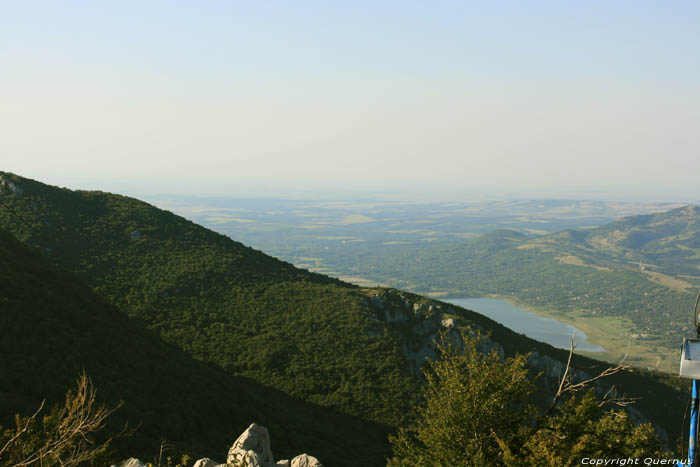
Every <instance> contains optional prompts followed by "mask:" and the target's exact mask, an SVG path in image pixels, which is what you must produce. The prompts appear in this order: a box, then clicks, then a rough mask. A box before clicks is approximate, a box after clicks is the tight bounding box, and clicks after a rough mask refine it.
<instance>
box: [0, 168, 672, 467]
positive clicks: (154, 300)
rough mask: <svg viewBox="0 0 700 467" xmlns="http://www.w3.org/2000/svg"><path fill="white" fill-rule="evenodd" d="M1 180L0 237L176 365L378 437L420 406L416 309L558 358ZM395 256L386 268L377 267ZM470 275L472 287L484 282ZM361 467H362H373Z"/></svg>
mask: <svg viewBox="0 0 700 467" xmlns="http://www.w3.org/2000/svg"><path fill="white" fill-rule="evenodd" d="M0 178H2V182H3V191H2V193H0V201H2V205H3V208H2V209H0V226H4V227H5V228H7V229H8V230H11V231H12V233H13V235H15V236H16V237H17V238H19V239H21V240H22V241H23V242H25V243H26V244H28V245H32V246H34V247H35V248H38V249H40V251H42V252H44V254H45V255H46V256H47V258H49V259H50V260H51V261H53V262H55V263H57V264H59V265H60V266H62V267H65V268H67V269H70V270H72V271H74V272H76V273H77V274H78V275H79V276H80V277H81V278H82V279H83V280H84V281H85V282H87V283H88V285H89V286H90V287H91V288H93V289H94V290H95V291H96V292H98V294H99V295H100V296H101V297H103V298H104V299H106V300H108V301H109V302H111V303H112V304H115V305H117V306H119V308H120V309H121V310H122V311H124V312H126V313H128V314H129V315H130V316H132V317H133V318H134V319H136V320H138V321H139V322H140V323H143V324H144V325H145V326H146V327H147V328H149V329H150V330H152V331H155V333H156V334H157V335H158V336H160V337H161V338H163V339H164V340H165V341H167V342H169V343H171V344H172V345H175V346H177V347H178V348H179V349H182V350H184V351H185V353H186V354H188V355H192V356H194V357H195V358H197V359H199V360H203V361H206V362H208V363H210V364H212V365H215V366H216V367H218V368H221V369H222V370H224V371H225V372H226V373H227V374H229V375H236V376H239V377H246V378H250V379H252V380H255V381H256V382H258V383H261V384H264V385H266V386H273V387H275V388H276V389H278V390H280V391H281V392H282V393H285V394H286V395H289V396H293V397H298V398H299V399H302V400H304V401H306V402H308V403H313V404H318V405H320V406H323V407H327V408H330V409H332V410H333V412H332V413H339V414H346V415H347V416H350V419H351V420H354V419H353V418H352V417H358V418H361V419H363V420H369V421H373V422H377V423H381V424H385V425H389V426H391V427H396V426H397V425H398V424H399V423H402V422H404V421H406V420H410V417H411V413H412V411H411V407H412V406H413V405H414V404H415V402H416V401H417V400H418V394H419V390H418V388H419V385H420V380H419V379H418V378H416V377H415V374H416V370H417V368H416V366H417V365H420V363H421V362H422V359H423V358H424V357H425V356H426V355H427V353H426V350H428V349H427V347H426V345H428V344H429V343H430V341H431V340H432V338H434V337H435V335H436V334H435V333H436V332H438V331H439V329H440V328H441V326H442V325H441V319H442V316H441V313H438V312H436V311H432V312H430V313H428V312H426V311H425V309H431V307H433V308H434V309H442V310H447V309H448V308H449V310H450V312H449V314H448V315H449V316H453V317H454V318H455V319H457V322H458V323H461V325H464V326H471V325H474V326H477V327H479V328H481V329H482V330H484V331H487V332H489V331H490V332H492V333H493V338H494V340H495V341H496V342H497V343H499V344H500V345H501V346H502V348H503V350H504V351H505V354H506V355H512V354H513V353H515V352H528V351H532V350H537V352H538V354H539V355H540V356H544V357H546V358H544V357H543V360H542V361H543V362H544V365H545V367H543V368H542V369H546V368H547V365H549V363H552V364H555V363H556V362H555V361H554V360H552V359H557V360H564V359H565V358H566V354H565V352H562V351H560V350H556V349H553V348H552V347H551V346H548V345H546V344H542V343H538V342H535V341H533V340H531V339H528V338H526V337H524V336H520V335H518V334H516V333H513V332H512V331H510V330H508V329H506V328H504V327H502V326H499V325H498V324H496V323H495V322H493V321H491V320H489V319H487V318H484V317H483V316H480V315H478V314H476V313H473V312H468V311H466V310H462V309H459V308H457V307H452V306H448V305H446V304H439V303H438V302H433V301H429V300H427V299H425V298H422V297H418V296H414V295H411V294H403V295H402V293H399V292H397V291H393V290H385V289H376V290H374V289H362V288H359V287H355V286H351V285H349V284H345V283H342V282H340V281H338V280H335V279H331V278H328V277H325V276H321V275H318V274H312V273H309V272H308V271H304V270H299V269H296V268H294V267H293V266H291V265H289V264H287V263H283V262H280V261H278V260H275V259H273V258H270V257H268V256H266V255H264V254H262V253H260V252H257V251H255V250H252V249H250V248H247V247H245V246H243V245H241V244H240V243H238V242H235V241H232V240H230V239H228V238H226V237H224V236H222V235H218V234H216V233H214V232H211V231H208V230H207V229H204V228H202V227H199V226H197V225H194V224H192V223H191V222H188V221H187V220H185V219H183V218H181V217H178V216H175V215H173V214H171V213H168V212H166V211H162V210H159V209H156V208H154V207H153V206H150V205H148V204H146V203H143V202H141V201H138V200H135V199H131V198H127V197H123V196H118V195H111V194H107V193H99V192H80V191H70V190H65V189H59V188H55V187H50V186H47V185H44V184H41V183H39V182H35V181H32V180H28V179H24V178H21V177H18V176H15V175H11V174H1V175H0ZM524 241H526V240H525V239H524V238H522V236H520V235H519V234H513V233H510V232H508V231H505V232H500V233H498V234H495V235H494V236H493V237H492V238H485V239H481V241H479V242H476V243H474V245H475V246H474V248H475V251H480V252H487V253H488V255H487V256H492V257H498V256H499V255H501V254H503V253H504V252H508V251H511V250H516V251H521V250H518V249H517V246H519V245H521V244H522V242H524ZM387 251H389V250H387ZM524 251H527V250H524ZM414 253H420V252H414ZM421 254H422V253H421ZM397 258H399V257H398V256H397V257H396V258H386V259H387V264H389V263H390V261H395V260H396V259H397ZM419 259H424V261H425V262H424V263H423V265H422V266H423V268H424V269H423V270H424V271H426V272H427V276H426V277H428V278H430V277H436V276H439V275H441V274H444V273H445V272H446V271H447V269H446V268H444V266H441V265H440V260H441V258H439V257H431V256H428V255H423V256H422V257H420V258H419ZM426 267H427V269H425V268H426ZM471 268H472V273H473V275H474V277H477V276H478V275H479V274H481V273H482V272H483V271H481V270H480V268H479V267H477V266H471ZM407 271H411V269H410V268H407ZM487 272H488V271H487ZM438 305H440V307H442V308H438ZM421 310H423V311H421ZM424 313H427V314H424ZM431 313H432V314H431ZM428 353H429V352H428ZM548 362H549V363H548ZM575 363H576V364H577V365H578V366H579V367H580V368H586V369H587V370H586V371H590V372H594V371H595V369H597V368H601V367H602V366H604V365H605V364H603V363H601V362H596V361H594V360H590V359H585V358H576V359H575ZM555 366H556V365H555ZM550 369H551V368H550ZM616 381H617V380H616ZM618 383H619V384H620V386H621V388H622V389H623V391H625V392H627V393H629V394H630V395H642V396H643V397H645V400H644V401H643V403H642V404H640V410H642V412H643V413H644V414H646V415H647V416H648V417H650V418H651V419H653V420H654V421H656V422H658V423H660V424H662V426H663V427H664V428H665V429H666V430H667V431H669V433H671V434H673V433H675V430H676V429H677V428H676V427H677V423H676V418H677V416H676V414H675V412H672V411H671V412H669V410H667V409H665V408H664V409H662V408H661V407H660V405H659V404H657V403H656V401H655V397H657V396H658V397H661V396H663V398H664V400H665V401H668V404H670V406H671V407H674V410H675V409H677V411H678V412H679V413H682V409H683V396H682V395H681V394H679V393H678V392H677V391H675V390H674V389H673V388H670V387H669V386H667V385H665V384H663V383H662V382H660V381H659V378H657V377H655V376H653V375H648V374H639V375H629V376H627V377H625V378H622V379H620V380H619V381H618ZM285 397H288V396H285ZM262 423H263V424H265V423H264V422H262ZM348 426H356V425H353V424H350V425H348ZM370 426H375V427H376V425H370ZM343 429H344V427H343ZM273 433H274V431H273ZM368 433H370V432H367V433H365V432H362V433H360V432H358V433H357V436H353V435H350V436H349V438H350V439H348V440H347V441H346V442H359V441H360V440H366V439H367V437H368V436H370V437H372V438H373V439H374V440H375V441H377V440H379V441H380V442H381V443H385V439H384V438H383V437H382V436H376V435H374V434H371V433H370V434H368ZM375 433H376V431H375ZM344 443H345V442H344ZM383 445H384V446H385V444H383ZM372 446H376V445H375V444H372ZM341 447H344V444H343V443H340V444H339V445H338V449H340V448H341ZM309 451H311V449H310V450H309ZM379 451H380V449H376V450H374V453H375V454H376V453H377V452H379ZM312 452H314V453H316V452H318V451H312ZM368 456H369V454H368ZM372 459H373V461H372V462H373V463H370V464H366V465H375V464H376V463H378V462H379V463H381V462H382V461H383V457H381V456H376V455H375V457H372ZM380 459H381V460H380Z"/></svg>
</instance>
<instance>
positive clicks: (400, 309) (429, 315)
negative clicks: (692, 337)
mask: <svg viewBox="0 0 700 467" xmlns="http://www.w3.org/2000/svg"><path fill="white" fill-rule="evenodd" d="M368 302H369V303H368V310H369V312H370V313H372V312H373V313H374V321H375V323H377V324H378V325H388V326H391V327H395V328H397V329H399V330H400V332H401V334H402V335H403V336H404V337H405V339H406V343H405V345H404V352H405V354H406V358H407V360H408V362H409V366H410V370H411V372H412V373H413V374H414V375H416V376H418V377H420V378H423V374H422V372H421V367H422V366H423V365H424V364H425V363H426V362H427V361H428V360H434V359H435V358H437V356H438V352H437V341H438V340H439V339H440V335H441V334H442V335H443V336H444V338H445V340H446V341H447V342H448V343H449V344H450V345H452V346H453V347H455V348H456V349H458V350H459V349H463V348H464V340H463V336H465V335H466V336H467V337H473V336H475V335H476V334H477V333H481V335H482V340H481V341H480V342H479V344H478V348H479V350H480V351H481V352H482V353H484V354H488V353H491V352H495V353H496V354H497V355H498V356H499V358H500V359H501V360H503V359H504V357H505V352H504V349H503V346H502V345H501V344H500V343H499V342H497V341H495V340H493V339H491V338H490V337H486V338H483V336H485V335H487V330H486V329H483V328H481V327H479V326H477V325H475V324H473V323H469V322H467V321H466V320H464V319H462V318H461V317H460V316H459V313H458V312H457V311H456V310H455V308H454V307H453V306H452V305H450V304H447V303H442V302H438V301H437V300H431V299H429V298H426V297H422V296H419V295H414V294H411V293H407V292H401V291H399V290H395V289H374V290H373V291H371V293H370V294H369V299H368ZM379 332H380V331H379V330H377V329H370V330H368V331H367V334H368V335H370V336H371V335H377V334H379ZM527 366H528V368H529V370H530V371H531V373H532V375H533V376H534V375H538V378H537V384H538V387H539V388H540V393H539V396H538V399H539V400H540V401H542V402H543V403H545V404H549V402H551V400H552V397H553V395H554V394H555V392H556V390H557V387H558V386H559V382H560V380H561V378H562V376H563V375H564V370H565V369H566V362H565V361H561V360H558V359H555V358H552V357H551V356H549V355H546V354H542V353H539V352H537V351H531V352H530V353H529V358H528V360H527ZM591 377H592V375H591V374H589V373H587V372H585V371H583V370H579V369H573V373H572V378H573V381H574V382H580V381H584V380H587V379H590V378H591ZM593 387H594V388H595V390H596V392H598V393H599V395H601V396H602V395H603V394H604V393H605V392H606V391H607V390H608V389H610V388H609V385H606V384H602V383H601V382H596V383H595V384H594V386H593ZM616 394H617V392H616V391H615V389H614V388H613V395H616ZM627 411H628V412H629V414H630V416H631V417H632V419H633V420H636V421H638V422H640V423H642V422H649V421H650V419H649V418H648V417H646V416H645V415H644V414H643V413H642V412H640V411H639V410H637V409H636V408H634V407H627ZM654 426H655V428H656V430H657V432H658V433H659V436H660V438H661V439H664V440H665V439H668V435H667V434H666V432H665V430H664V429H663V428H661V427H660V426H658V425H657V424H654Z"/></svg>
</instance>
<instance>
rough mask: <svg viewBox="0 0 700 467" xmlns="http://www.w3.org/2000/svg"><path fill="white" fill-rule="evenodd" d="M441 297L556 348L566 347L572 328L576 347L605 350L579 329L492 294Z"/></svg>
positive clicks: (586, 349) (591, 350)
mask: <svg viewBox="0 0 700 467" xmlns="http://www.w3.org/2000/svg"><path fill="white" fill-rule="evenodd" d="M442 301H444V302H447V303H452V304H453V305H458V306H461V307H462V308H466V309H468V310H472V311H476V312H477V313H479V314H482V315H484V316H488V317H489V318H491V319H492V320H494V321H497V322H499V323H501V324H502V325H504V326H505V327H507V328H510V329H512V330H513V331H515V332H518V333H521V334H525V335H526V336H527V337H530V338H532V339H535V340H538V341H541V342H546V343H547V344H550V345H553V346H554V347H559V348H560V349H567V350H568V349H569V343H570V338H571V335H572V334H573V333H574V332H576V337H575V342H576V349H577V350H585V351H588V352H603V351H604V350H605V349H603V348H602V347H598V346H597V345H591V344H589V343H588V342H586V334H585V333H584V332H583V331H581V330H580V329H578V328H576V327H574V326H572V325H570V324H568V323H562V322H561V321H557V320H555V319H552V318H545V317H543V316H538V315H536V314H535V313H532V312H530V311H526V310H523V309H522V308H520V307H517V306H515V305H512V304H511V303H509V302H507V301H505V300H498V299H495V298H449V299H443V300H442Z"/></svg>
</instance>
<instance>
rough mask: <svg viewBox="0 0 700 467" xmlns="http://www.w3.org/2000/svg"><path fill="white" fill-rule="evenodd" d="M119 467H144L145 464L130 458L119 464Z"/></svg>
mask: <svg viewBox="0 0 700 467" xmlns="http://www.w3.org/2000/svg"><path fill="white" fill-rule="evenodd" d="M119 467H146V464H144V463H143V462H141V461H140V460H138V459H136V458H135V457H130V458H128V459H127V460H125V461H124V462H122V463H121V464H119Z"/></svg>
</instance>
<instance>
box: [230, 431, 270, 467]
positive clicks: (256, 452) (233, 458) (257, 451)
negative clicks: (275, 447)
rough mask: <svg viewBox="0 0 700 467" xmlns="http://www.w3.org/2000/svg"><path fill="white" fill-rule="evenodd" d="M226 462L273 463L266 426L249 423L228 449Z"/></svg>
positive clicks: (257, 466)
mask: <svg viewBox="0 0 700 467" xmlns="http://www.w3.org/2000/svg"><path fill="white" fill-rule="evenodd" d="M226 463H228V464H233V465H236V463H239V464H240V463H242V464H243V465H248V466H250V467H264V466H267V465H270V464H273V465H274V460H273V458H272V450H271V449H270V434H269V433H268V432H267V428H265V427H264V426H260V425H256V424H255V423H253V424H251V425H250V426H249V427H248V428H247V429H246V430H245V431H244V432H243V433H242V434H241V436H239V437H238V439H237V440H236V442H235V443H233V446H231V449H229V451H228V456H227V457H226Z"/></svg>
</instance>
